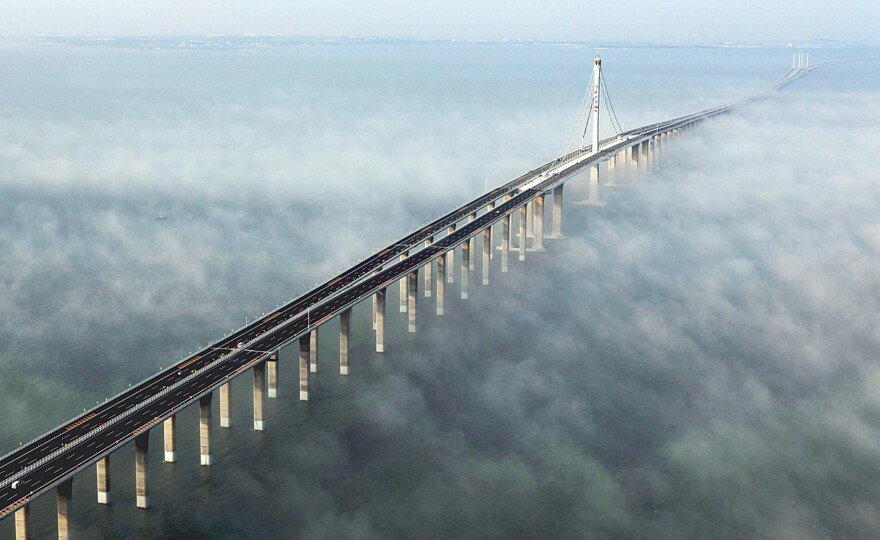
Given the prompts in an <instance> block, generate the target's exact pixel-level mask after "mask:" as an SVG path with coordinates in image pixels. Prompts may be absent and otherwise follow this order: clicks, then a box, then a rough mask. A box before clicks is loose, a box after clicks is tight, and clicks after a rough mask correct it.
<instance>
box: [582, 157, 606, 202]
mask: <svg viewBox="0 0 880 540" xmlns="http://www.w3.org/2000/svg"><path fill="white" fill-rule="evenodd" d="M576 204H586V205H588V206H605V203H604V202H603V201H601V200H599V164H598V163H597V164H595V165H592V166H591V167H590V179H589V181H588V187H587V200H585V201H583V202H581V203H576Z"/></svg>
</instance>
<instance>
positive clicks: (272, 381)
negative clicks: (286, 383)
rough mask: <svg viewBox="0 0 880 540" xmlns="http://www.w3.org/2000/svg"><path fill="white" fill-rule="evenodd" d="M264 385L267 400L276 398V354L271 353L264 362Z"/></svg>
mask: <svg viewBox="0 0 880 540" xmlns="http://www.w3.org/2000/svg"><path fill="white" fill-rule="evenodd" d="M266 383H267V385H268V391H267V393H266V395H267V396H268V397H269V399H275V398H277V397H278V353H272V354H270V355H269V358H268V360H266Z"/></svg>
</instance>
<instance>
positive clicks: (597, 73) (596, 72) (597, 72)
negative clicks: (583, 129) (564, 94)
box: [593, 50, 602, 153]
mask: <svg viewBox="0 0 880 540" xmlns="http://www.w3.org/2000/svg"><path fill="white" fill-rule="evenodd" d="M601 76H602V59H601V58H599V51H598V50H597V51H596V58H595V59H594V60H593V153H595V152H598V151H599V90H600V85H599V83H600V79H599V77H601Z"/></svg>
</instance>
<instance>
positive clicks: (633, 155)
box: [626, 144, 639, 183]
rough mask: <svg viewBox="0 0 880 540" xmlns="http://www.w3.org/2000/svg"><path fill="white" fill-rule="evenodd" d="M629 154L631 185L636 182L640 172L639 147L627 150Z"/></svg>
mask: <svg viewBox="0 0 880 540" xmlns="http://www.w3.org/2000/svg"><path fill="white" fill-rule="evenodd" d="M626 151H627V153H628V154H629V160H628V161H629V179H630V183H632V182H633V181H635V179H636V175H637V174H638V172H639V145H638V144H634V145H632V146H630V147H629V148H627V149H626Z"/></svg>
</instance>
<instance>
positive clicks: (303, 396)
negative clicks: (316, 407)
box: [299, 334, 312, 401]
mask: <svg viewBox="0 0 880 540" xmlns="http://www.w3.org/2000/svg"><path fill="white" fill-rule="evenodd" d="M311 340H312V338H311V335H310V334H305V335H302V336H300V337H299V400H300V401H308V400H309V359H310V357H311V354H310V352H309V345H310V343H311Z"/></svg>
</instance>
